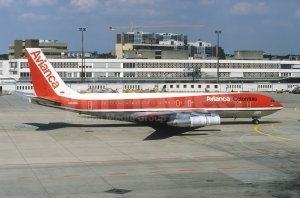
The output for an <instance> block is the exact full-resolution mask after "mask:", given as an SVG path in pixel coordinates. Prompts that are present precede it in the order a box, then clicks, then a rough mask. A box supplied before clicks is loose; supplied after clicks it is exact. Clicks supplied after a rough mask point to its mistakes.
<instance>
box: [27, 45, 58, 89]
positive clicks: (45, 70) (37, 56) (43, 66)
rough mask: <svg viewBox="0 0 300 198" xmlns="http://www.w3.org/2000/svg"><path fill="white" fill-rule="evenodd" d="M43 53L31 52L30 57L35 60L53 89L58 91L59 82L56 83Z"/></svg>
mask: <svg viewBox="0 0 300 198" xmlns="http://www.w3.org/2000/svg"><path fill="white" fill-rule="evenodd" d="M41 53H42V52H41V50H38V51H35V52H31V53H30V56H31V57H33V60H34V61H35V62H36V64H37V66H38V68H39V69H40V70H41V72H42V73H43V74H44V77H45V78H46V79H47V80H48V82H49V83H50V84H51V86H52V87H53V89H56V88H57V87H58V86H59V82H57V81H56V79H55V76H53V75H52V72H51V70H50V69H49V68H48V65H47V64H45V63H46V62H47V60H46V59H42V58H41Z"/></svg>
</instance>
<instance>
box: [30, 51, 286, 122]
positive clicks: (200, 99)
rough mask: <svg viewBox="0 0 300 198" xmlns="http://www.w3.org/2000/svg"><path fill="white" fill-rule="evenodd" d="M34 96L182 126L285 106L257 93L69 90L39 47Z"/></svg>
mask: <svg viewBox="0 0 300 198" xmlns="http://www.w3.org/2000/svg"><path fill="white" fill-rule="evenodd" d="M26 55H27V58H28V64H29V68H30V72H31V78H32V83H33V88H34V91H35V95H36V96H35V97H32V98H30V101H31V103H35V104H39V105H44V106H49V107H55V108H61V109H65V110H70V111H75V112H79V113H81V114H88V115H93V116H99V117H101V118H106V119H127V120H129V119H130V121H135V120H137V121H138V120H153V121H159V122H164V123H167V124H168V125H171V126H178V127H202V126H206V125H212V124H220V118H222V117H224V118H252V119H253V122H255V123H258V118H261V117H263V116H267V115H270V114H272V113H274V112H276V111H278V110H280V109H282V108H283V107H282V104H280V103H279V102H277V101H275V100H274V99H272V98H271V97H269V96H267V95H263V94H257V93H93V94H88V93H87V94H79V93H77V92H75V91H74V90H72V89H70V88H69V87H68V86H66V84H65V83H64V82H63V80H62V79H61V78H60V76H59V75H58V74H57V72H56V71H55V70H54V68H53V67H52V65H51V64H50V62H49V61H48V60H47V58H46V57H45V55H44V54H43V52H42V51H41V49H38V48H26Z"/></svg>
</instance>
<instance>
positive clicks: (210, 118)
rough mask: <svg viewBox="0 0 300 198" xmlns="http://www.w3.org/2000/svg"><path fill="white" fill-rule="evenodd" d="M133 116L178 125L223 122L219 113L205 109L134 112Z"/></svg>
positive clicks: (197, 125) (188, 125)
mask: <svg viewBox="0 0 300 198" xmlns="http://www.w3.org/2000/svg"><path fill="white" fill-rule="evenodd" d="M132 117H133V118H134V119H135V120H137V121H156V122H160V123H167V124H168V125H170V126H176V127H203V126H206V125H216V124H220V123H221V119H220V116H219V115H217V114H214V113H208V112H207V110H205V109H198V110H192V111H191V110H186V111H184V110H180V111H158V112H155V111H153V112H136V113H133V114H132Z"/></svg>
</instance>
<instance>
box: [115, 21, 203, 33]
mask: <svg viewBox="0 0 300 198" xmlns="http://www.w3.org/2000/svg"><path fill="white" fill-rule="evenodd" d="M203 27H204V26H203V25H157V26H133V20H131V22H130V27H128V26H110V27H109V29H111V30H123V29H130V31H131V32H134V31H135V30H137V29H141V28H203Z"/></svg>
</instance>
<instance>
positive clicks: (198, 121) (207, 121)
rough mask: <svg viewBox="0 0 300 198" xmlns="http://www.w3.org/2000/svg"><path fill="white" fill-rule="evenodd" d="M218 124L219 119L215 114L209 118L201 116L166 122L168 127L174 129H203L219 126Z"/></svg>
mask: <svg viewBox="0 0 300 198" xmlns="http://www.w3.org/2000/svg"><path fill="white" fill-rule="evenodd" d="M220 123H221V118H220V116H219V115H217V114H212V115H210V116H206V115H201V116H193V117H190V118H184V119H174V120H170V121H169V122H167V124H168V125H170V126H175V127H203V126H208V125H219V124H220Z"/></svg>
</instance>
